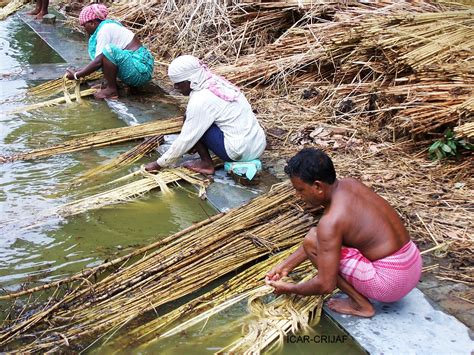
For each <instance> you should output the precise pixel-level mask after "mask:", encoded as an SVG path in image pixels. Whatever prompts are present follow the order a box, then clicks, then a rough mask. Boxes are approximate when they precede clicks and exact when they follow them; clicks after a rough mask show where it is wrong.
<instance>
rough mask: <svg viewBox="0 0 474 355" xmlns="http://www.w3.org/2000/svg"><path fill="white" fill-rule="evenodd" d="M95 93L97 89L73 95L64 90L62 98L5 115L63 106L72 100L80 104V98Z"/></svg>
mask: <svg viewBox="0 0 474 355" xmlns="http://www.w3.org/2000/svg"><path fill="white" fill-rule="evenodd" d="M96 91H97V89H86V90H83V91H80V94H78V93H77V91H76V93H74V94H69V92H68V91H67V90H66V91H64V96H63V97H58V98H56V99H51V100H48V101H44V102H39V103H36V104H31V105H28V106H24V107H19V108H16V109H14V110H12V111H9V112H7V113H6V114H7V115H8V114H13V113H20V112H27V111H31V110H36V109H38V108H43V107H50V106H55V105H60V104H63V103H65V102H66V103H71V102H72V100H77V102H78V103H80V102H81V97H85V96H91V95H93V94H94V93H95V92H96Z"/></svg>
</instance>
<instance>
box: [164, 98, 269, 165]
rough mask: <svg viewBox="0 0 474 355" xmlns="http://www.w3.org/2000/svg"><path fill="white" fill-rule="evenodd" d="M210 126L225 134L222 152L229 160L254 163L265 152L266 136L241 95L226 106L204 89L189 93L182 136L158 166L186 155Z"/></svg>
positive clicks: (225, 102)
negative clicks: (251, 161) (224, 151)
mask: <svg viewBox="0 0 474 355" xmlns="http://www.w3.org/2000/svg"><path fill="white" fill-rule="evenodd" d="M213 123H215V124H216V125H217V126H218V127H219V128H220V129H221V131H222V132H223V133H224V146H225V150H226V152H227V155H228V156H229V158H231V159H232V160H234V161H249V160H253V159H256V158H258V157H259V156H260V155H261V154H262V153H263V151H264V150H265V146H266V139H265V133H264V131H263V129H262V127H260V125H259V123H258V121H257V118H256V117H255V115H254V113H253V112H252V108H251V107H250V104H249V103H248V101H247V99H246V98H245V96H244V95H243V94H242V93H240V94H239V96H238V97H237V99H236V100H235V101H232V102H228V101H225V100H223V99H221V98H220V97H218V96H216V95H215V94H213V93H212V92H211V91H209V90H208V89H203V90H199V91H191V94H190V97H189V103H188V107H187V108H186V120H185V121H184V124H183V128H182V129H181V133H180V134H179V136H178V138H176V140H175V141H174V142H173V144H172V145H171V147H170V148H169V149H168V150H167V151H166V152H165V153H164V154H163V155H162V156H161V157H160V158H159V159H158V160H157V163H158V165H160V166H161V167H167V166H169V165H170V164H171V163H173V162H174V161H176V160H177V159H178V158H180V157H181V156H182V155H183V154H184V153H186V152H188V151H189V150H190V149H191V148H192V147H194V145H195V144H196V143H197V142H198V141H199V139H201V137H202V136H203V135H204V133H205V132H206V131H207V129H208V128H209V127H210V126H211V125H212V124H213Z"/></svg>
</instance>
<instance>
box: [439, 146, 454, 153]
mask: <svg viewBox="0 0 474 355" xmlns="http://www.w3.org/2000/svg"><path fill="white" fill-rule="evenodd" d="M441 149H442V150H443V151H445V152H446V153H451V152H452V151H453V150H452V149H451V147H450V146H449V145H447V144H443V145H442V146H441Z"/></svg>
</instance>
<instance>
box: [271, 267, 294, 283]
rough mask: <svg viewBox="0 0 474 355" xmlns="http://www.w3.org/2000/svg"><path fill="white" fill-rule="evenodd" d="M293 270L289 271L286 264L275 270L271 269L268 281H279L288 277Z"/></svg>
mask: <svg viewBox="0 0 474 355" xmlns="http://www.w3.org/2000/svg"><path fill="white" fill-rule="evenodd" d="M290 271H291V270H288V269H287V268H286V267H285V265H284V264H278V265H277V266H275V267H274V268H273V269H271V270H270V271H269V272H268V273H267V275H266V276H265V282H266V281H278V280H280V279H281V278H282V277H285V276H288V273H289V272H290Z"/></svg>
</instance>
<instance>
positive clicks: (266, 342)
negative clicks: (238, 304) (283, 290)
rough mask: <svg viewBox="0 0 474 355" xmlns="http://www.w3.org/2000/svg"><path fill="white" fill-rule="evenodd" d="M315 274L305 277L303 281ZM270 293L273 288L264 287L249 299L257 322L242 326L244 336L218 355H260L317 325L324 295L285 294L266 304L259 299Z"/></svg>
mask: <svg viewBox="0 0 474 355" xmlns="http://www.w3.org/2000/svg"><path fill="white" fill-rule="evenodd" d="M312 277H314V275H311V274H310V275H308V276H306V277H305V278H304V279H303V281H302V282H304V281H307V280H309V279H310V278H312ZM272 292H273V287H270V286H264V287H262V288H261V289H260V290H259V292H256V293H255V294H254V295H252V297H251V298H250V299H249V310H250V313H251V314H253V315H255V316H256V317H257V320H256V321H250V322H247V323H245V324H244V330H245V332H246V334H245V335H244V337H243V338H241V339H239V340H236V341H235V342H234V343H232V344H230V345H229V346H227V347H225V348H224V349H221V350H220V351H219V353H230V354H235V353H238V354H260V353H261V352H262V351H264V350H270V349H273V348H274V347H281V346H282V345H283V341H284V336H285V335H288V334H290V333H293V334H295V333H297V332H299V331H303V332H305V331H306V332H310V331H311V326H312V325H315V324H317V323H319V320H320V318H321V312H322V309H323V300H324V296H322V295H317V296H298V295H284V296H280V297H278V298H277V299H275V300H274V301H272V302H270V303H268V304H265V303H264V302H263V301H262V300H261V297H263V296H265V295H267V294H270V293H272Z"/></svg>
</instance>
